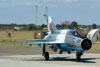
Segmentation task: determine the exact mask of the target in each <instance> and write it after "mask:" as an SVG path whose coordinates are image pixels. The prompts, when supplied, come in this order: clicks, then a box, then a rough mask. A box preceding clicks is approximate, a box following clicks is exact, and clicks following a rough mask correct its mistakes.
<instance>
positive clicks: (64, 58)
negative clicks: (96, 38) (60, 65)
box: [24, 57, 100, 63]
mask: <svg viewBox="0 0 100 67" xmlns="http://www.w3.org/2000/svg"><path fill="white" fill-rule="evenodd" d="M95 59H100V58H82V59H81V61H80V62H81V63H96V62H95V61H90V60H95ZM24 61H45V60H44V58H42V59H41V58H40V59H39V58H38V59H29V60H24ZM49 61H58V62H61V61H71V62H77V61H76V58H74V59H71V58H68V57H55V58H50V60H49Z"/></svg>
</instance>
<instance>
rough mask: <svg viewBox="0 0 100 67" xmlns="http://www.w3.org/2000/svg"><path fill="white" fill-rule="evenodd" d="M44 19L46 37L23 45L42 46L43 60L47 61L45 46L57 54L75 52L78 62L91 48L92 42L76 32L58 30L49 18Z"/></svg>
mask: <svg viewBox="0 0 100 67" xmlns="http://www.w3.org/2000/svg"><path fill="white" fill-rule="evenodd" d="M46 17H47V23H48V35H46V36H45V37H44V38H43V39H30V40H31V41H34V42H31V43H28V42H27V43H24V44H29V45H34V44H38V45H39V46H42V47H43V56H44V58H45V60H49V52H47V51H46V46H49V48H50V49H51V50H53V51H54V52H57V51H58V50H59V54H62V53H63V52H67V53H68V54H71V52H72V51H76V60H77V61H78V62H79V61H80V59H81V55H83V52H84V51H85V50H89V49H90V48H91V47H92V42H91V41H90V40H89V39H88V38H86V37H82V36H81V34H80V33H79V32H78V31H77V30H73V29H65V30H58V29H57V28H56V26H55V25H54V23H53V21H52V19H51V17H50V16H46Z"/></svg>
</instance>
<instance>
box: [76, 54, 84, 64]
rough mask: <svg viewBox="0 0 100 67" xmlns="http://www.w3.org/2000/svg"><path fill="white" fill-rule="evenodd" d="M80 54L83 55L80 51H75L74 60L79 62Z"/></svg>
mask: <svg viewBox="0 0 100 67" xmlns="http://www.w3.org/2000/svg"><path fill="white" fill-rule="evenodd" d="M81 55H83V53H82V52H78V53H76V61H77V62H80V60H81Z"/></svg>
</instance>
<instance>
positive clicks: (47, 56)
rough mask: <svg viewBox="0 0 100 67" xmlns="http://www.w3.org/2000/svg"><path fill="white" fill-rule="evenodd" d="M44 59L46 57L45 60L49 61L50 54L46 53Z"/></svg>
mask: <svg viewBox="0 0 100 67" xmlns="http://www.w3.org/2000/svg"><path fill="white" fill-rule="evenodd" d="M44 57H45V60H46V61H48V60H49V53H48V52H46V53H45V55H44Z"/></svg>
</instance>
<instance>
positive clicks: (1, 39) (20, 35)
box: [0, 31, 100, 51]
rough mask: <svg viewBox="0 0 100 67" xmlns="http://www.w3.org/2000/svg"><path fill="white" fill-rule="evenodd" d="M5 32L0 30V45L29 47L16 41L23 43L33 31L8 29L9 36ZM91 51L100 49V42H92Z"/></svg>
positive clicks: (30, 37) (31, 37)
mask: <svg viewBox="0 0 100 67" xmlns="http://www.w3.org/2000/svg"><path fill="white" fill-rule="evenodd" d="M7 32H8V31H0V46H9V47H11V46H13V47H29V46H25V45H21V44H18V43H24V42H26V39H33V38H34V31H9V32H11V37H8V35H7ZM91 51H100V43H94V44H93V46H92V49H91Z"/></svg>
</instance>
